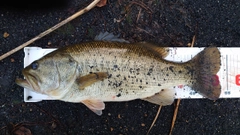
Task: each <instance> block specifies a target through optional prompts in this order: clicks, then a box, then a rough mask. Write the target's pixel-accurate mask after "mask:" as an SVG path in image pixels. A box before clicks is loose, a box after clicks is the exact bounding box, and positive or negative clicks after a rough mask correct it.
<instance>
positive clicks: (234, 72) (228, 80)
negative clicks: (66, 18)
mask: <svg viewBox="0 0 240 135" xmlns="http://www.w3.org/2000/svg"><path fill="white" fill-rule="evenodd" d="M169 49H170V53H169V55H168V56H167V57H166V58H165V59H167V60H170V61H176V62H185V61H188V60H190V59H191V58H192V57H194V56H195V55H196V54H197V53H199V52H200V51H202V50H203V49H204V48H189V47H188V48H187V47H181V48H180V47H177V48H169ZM218 49H219V50H220V52H221V68H220V70H219V72H218V73H217V75H218V77H219V81H220V84H221V86H222V93H221V95H220V98H239V97H240V55H238V53H239V52H240V48H236V47H234V48H221V47H220V48H218ZM53 50H55V49H42V48H40V47H25V48H24V52H25V58H24V67H26V66H27V65H29V64H30V63H31V62H33V61H34V60H37V59H39V58H41V57H42V56H44V55H46V54H48V53H50V52H51V51H53ZM173 88H174V89H176V92H177V95H176V98H181V99H184V98H203V97H202V96H201V95H199V94H198V93H196V92H195V91H193V90H192V89H191V88H190V87H188V86H182V85H180V86H175V87H173ZM41 100H54V99H52V98H51V97H48V96H46V95H42V94H38V93H35V92H33V91H30V90H27V89H24V101H25V102H38V101H41Z"/></svg>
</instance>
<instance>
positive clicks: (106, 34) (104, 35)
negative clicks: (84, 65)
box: [94, 32, 129, 43]
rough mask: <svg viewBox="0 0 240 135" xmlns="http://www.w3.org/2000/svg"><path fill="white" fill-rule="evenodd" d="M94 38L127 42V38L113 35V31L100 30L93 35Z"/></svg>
mask: <svg viewBox="0 0 240 135" xmlns="http://www.w3.org/2000/svg"><path fill="white" fill-rule="evenodd" d="M94 40H96V41H110V42H120V43H129V42H128V41H127V40H125V39H122V38H119V35H117V36H115V35H113V33H109V32H104V33H102V32H100V33H99V34H98V35H96V36H95V38H94Z"/></svg>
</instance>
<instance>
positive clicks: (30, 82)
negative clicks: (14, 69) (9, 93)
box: [15, 73, 42, 93]
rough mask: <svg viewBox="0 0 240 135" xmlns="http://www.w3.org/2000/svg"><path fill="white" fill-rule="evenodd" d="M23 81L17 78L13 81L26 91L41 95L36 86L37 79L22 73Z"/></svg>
mask: <svg viewBox="0 0 240 135" xmlns="http://www.w3.org/2000/svg"><path fill="white" fill-rule="evenodd" d="M23 75H24V77H25V79H21V78H17V79H16V80H15V82H16V84H17V85H19V86H22V87H24V88H26V89H29V90H32V91H35V92H38V93H42V92H41V90H40V88H39V87H38V84H37V79H36V77H34V76H33V75H30V74H25V73H23Z"/></svg>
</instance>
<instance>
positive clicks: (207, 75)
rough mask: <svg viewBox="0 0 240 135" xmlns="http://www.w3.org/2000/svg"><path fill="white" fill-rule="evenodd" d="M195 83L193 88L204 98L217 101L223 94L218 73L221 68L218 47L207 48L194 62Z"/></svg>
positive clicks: (192, 61)
mask: <svg viewBox="0 0 240 135" xmlns="http://www.w3.org/2000/svg"><path fill="white" fill-rule="evenodd" d="M189 62H191V64H192V67H193V68H194V70H195V71H196V72H195V73H194V76H193V78H194V80H196V82H195V83H193V84H192V86H191V87H192V88H193V89H194V90H195V91H197V92H198V93H199V94H201V95H203V96H204V97H206V98H208V99H211V100H216V99H218V98H219V96H220V94H221V85H220V81H219V78H218V76H217V72H218V71H219V69H220V66H221V59H220V52H219V50H218V48H217V47H212V46H211V47H207V48H205V49H204V50H203V51H202V52H200V53H199V54H198V55H196V56H195V57H194V58H193V59H192V60H190V61H189Z"/></svg>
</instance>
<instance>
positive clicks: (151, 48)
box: [137, 42, 169, 59]
mask: <svg viewBox="0 0 240 135" xmlns="http://www.w3.org/2000/svg"><path fill="white" fill-rule="evenodd" d="M137 44H138V45H141V46H143V47H144V48H146V49H148V50H149V51H152V52H153V53H156V54H157V55H159V56H160V57H161V58H163V59H164V58H165V57H167V56H168V54H169V48H168V47H159V46H157V45H155V44H152V43H148V42H140V43H137Z"/></svg>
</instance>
